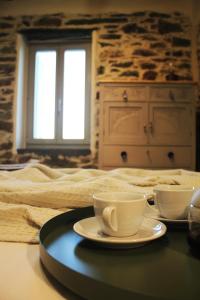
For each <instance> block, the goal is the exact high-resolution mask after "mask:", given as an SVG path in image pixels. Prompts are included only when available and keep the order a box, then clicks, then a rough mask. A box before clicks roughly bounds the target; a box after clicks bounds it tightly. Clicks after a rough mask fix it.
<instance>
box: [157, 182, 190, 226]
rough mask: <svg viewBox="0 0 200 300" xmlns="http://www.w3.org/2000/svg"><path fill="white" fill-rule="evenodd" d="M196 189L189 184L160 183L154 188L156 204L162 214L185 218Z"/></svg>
mask: <svg viewBox="0 0 200 300" xmlns="http://www.w3.org/2000/svg"><path fill="white" fill-rule="evenodd" d="M194 191H195V189H194V187H192V186H187V185H174V186H173V185H160V186H157V187H155V188H154V193H155V205H156V207H157V209H158V210H159V213H160V216H161V217H164V218H167V219H173V220H176V219H177V220H180V219H182V220H185V219H187V215H188V207H189V203H190V201H191V198H192V195H193V193H194Z"/></svg>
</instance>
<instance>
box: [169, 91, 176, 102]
mask: <svg viewBox="0 0 200 300" xmlns="http://www.w3.org/2000/svg"><path fill="white" fill-rule="evenodd" d="M169 98H170V99H171V100H172V101H175V96H174V93H173V92H172V91H169Z"/></svg>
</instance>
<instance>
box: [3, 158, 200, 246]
mask: <svg viewBox="0 0 200 300" xmlns="http://www.w3.org/2000/svg"><path fill="white" fill-rule="evenodd" d="M158 184H190V185H193V186H200V173H197V172H190V171H186V170H182V169H176V170H162V171H161V170H158V171H154V170H143V169H131V168H129V169H127V168H123V169H122V168H121V169H114V170H111V171H103V170H95V169H52V168H49V167H47V166H45V165H41V164H36V165H31V166H28V167H26V168H25V169H22V170H17V171H13V172H8V171H1V172H0V241H16V242H27V243H38V231H39V229H40V227H41V226H42V225H43V224H44V223H45V222H46V221H47V220H48V219H50V218H52V217H53V216H56V215H58V214H60V213H62V212H63V211H67V210H69V209H73V208H76V207H83V206H88V205H91V204H92V195H93V194H94V193H96V192H99V191H145V192H148V193H149V194H151V193H152V189H153V187H154V186H155V185H158Z"/></svg>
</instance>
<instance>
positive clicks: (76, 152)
mask: <svg viewBox="0 0 200 300" xmlns="http://www.w3.org/2000/svg"><path fill="white" fill-rule="evenodd" d="M17 153H18V154H25V153H36V154H39V155H59V154H62V155H66V156H80V155H89V154H91V151H90V149H59V148H58V149H56V148H54V149H44V148H25V149H23V148H22V149H17Z"/></svg>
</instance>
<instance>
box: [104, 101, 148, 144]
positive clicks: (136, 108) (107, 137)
mask: <svg viewBox="0 0 200 300" xmlns="http://www.w3.org/2000/svg"><path fill="white" fill-rule="evenodd" d="M147 115H148V114H147V104H146V103H136V102H134V103H122V102H120V103H119V102H118V103H116V102H105V103H104V105H103V119H104V121H103V143H104V144H118V145H119V144H131V145H134V144H137V145H138V144H146V143H147V133H146V125H147V124H146V123H147Z"/></svg>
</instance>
